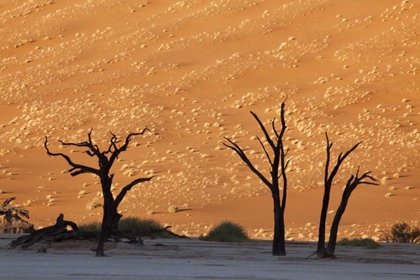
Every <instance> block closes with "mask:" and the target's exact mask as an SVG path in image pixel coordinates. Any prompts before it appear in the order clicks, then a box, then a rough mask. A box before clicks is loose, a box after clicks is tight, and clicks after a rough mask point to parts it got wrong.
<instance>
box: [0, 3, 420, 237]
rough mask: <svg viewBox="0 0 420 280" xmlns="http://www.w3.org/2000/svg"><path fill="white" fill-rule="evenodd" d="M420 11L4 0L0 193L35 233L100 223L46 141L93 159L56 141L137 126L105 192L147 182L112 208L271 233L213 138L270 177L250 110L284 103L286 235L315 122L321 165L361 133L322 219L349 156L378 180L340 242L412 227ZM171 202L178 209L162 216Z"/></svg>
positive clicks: (298, 229) (310, 182)
mask: <svg viewBox="0 0 420 280" xmlns="http://www.w3.org/2000/svg"><path fill="white" fill-rule="evenodd" d="M419 14H420V7H419V2H418V1H401V0H397V1H395V0H388V1H382V0H375V1H361V0H355V1H336V0H335V1H332V0H314V1H290V0H283V1H279V0H265V1H263V0H254V1H245V0H236V1H234V0H230V1H228V0H223V1H222V0H192V1H178V2H176V1H137V0H132V1H120V2H116V1H115V2H114V1H103V0H92V1H84V0H71V1H70V0H62V1H50V0H33V1H20V0H14V1H6V2H4V1H3V2H2V3H0V25H1V28H0V36H1V38H2V43H1V45H0V62H1V63H0V92H1V95H0V96H1V97H0V109H1V114H0V124H1V126H0V127H1V128H0V143H1V144H0V145H1V150H0V154H1V156H0V164H1V172H0V180H1V187H0V189H1V190H2V192H3V193H2V194H1V195H0V199H5V198H8V197H11V196H16V197H17V201H16V204H21V205H22V204H26V205H29V206H28V207H27V209H28V210H30V214H31V221H32V222H33V223H35V225H36V226H37V227H39V226H47V225H49V224H51V223H54V222H55V219H56V217H57V216H58V214H59V213H61V212H62V213H64V214H65V217H66V219H69V220H73V221H75V222H77V223H83V222H89V221H98V220H100V216H101V210H100V209H95V210H92V211H89V210H86V205H87V204H88V203H89V202H90V201H92V200H93V199H94V198H95V197H96V196H97V193H98V191H99V190H100V188H99V185H98V183H97V182H96V181H95V179H94V178H92V177H91V176H79V177H77V178H71V176H70V175H69V174H63V172H62V171H63V170H65V169H66V168H67V165H66V164H65V162H64V160H62V159H52V158H49V157H48V156H47V155H46V153H45V150H44V149H43V147H42V145H43V141H44V137H45V136H46V135H48V136H49V137H50V147H51V150H52V151H63V152H66V153H69V154H70V155H71V156H72V157H73V156H74V158H75V159H77V160H80V162H81V163H84V164H95V163H96V162H95V161H92V160H91V159H87V158H86V155H85V154H82V153H80V152H74V153H71V151H70V150H71V149H60V147H59V143H58V141H57V140H58V139H62V140H65V141H75V142H79V141H84V140H86V135H87V132H88V131H89V130H90V129H91V128H93V129H94V133H93V137H94V139H98V142H99V144H100V145H106V143H105V142H106V140H107V139H108V138H109V134H108V133H109V131H112V132H113V133H116V134H117V135H119V136H121V137H124V136H125V135H126V134H127V133H128V132H130V131H138V130H141V129H142V128H143V127H145V126H148V127H149V128H150V129H151V130H152V131H153V133H152V134H148V135H145V136H144V137H136V138H135V139H134V141H133V142H134V143H133V144H136V145H133V146H132V147H130V149H129V150H128V152H126V153H124V154H123V155H122V156H121V159H120V161H119V162H118V163H117V164H116V166H115V172H116V173H117V175H116V178H115V182H116V183H118V184H119V185H117V184H116V188H117V189H118V188H121V186H123V184H124V183H127V182H129V181H130V180H131V179H133V178H135V177H137V176H146V175H152V174H153V175H154V176H155V177H154V179H153V180H152V181H151V182H150V183H145V184H142V185H141V186H138V187H136V188H135V189H133V190H132V191H131V192H130V193H129V194H128V195H127V198H126V200H125V201H124V203H123V204H122V205H121V210H122V212H123V214H124V215H126V216H127V215H135V216H139V217H143V218H145V217H152V218H155V219H157V220H159V221H161V222H162V223H164V224H171V225H173V226H174V228H173V230H174V231H175V232H177V233H179V234H187V235H192V236H197V235H200V234H202V233H204V232H207V231H208V229H209V228H210V227H211V226H214V225H215V224H217V223H219V222H220V221H222V220H226V219H229V220H232V221H235V222H238V223H240V224H241V225H243V226H245V227H246V229H247V231H248V232H249V234H250V235H251V236H252V237H257V238H267V239H268V238H271V232H272V207H271V198H270V194H269V192H268V190H267V188H266V187H265V186H263V185H262V184H261V183H260V182H259V181H258V179H256V178H255V176H254V175H253V174H251V173H250V172H249V171H248V170H247V168H246V167H245V166H244V164H243V163H242V162H241V161H240V160H239V159H238V157H237V156H236V155H234V154H232V152H231V151H228V150H226V149H224V148H223V145H222V142H223V140H224V138H223V137H224V136H228V137H231V138H234V139H235V141H237V142H238V143H239V144H240V145H241V146H242V147H246V148H247V151H248V152H249V154H250V156H251V158H252V160H253V161H254V162H255V163H256V164H258V167H259V168H260V169H261V170H262V171H268V166H267V163H266V162H263V161H262V159H261V158H262V157H263V152H262V151H261V149H260V147H259V145H258V142H257V141H255V140H252V139H254V138H252V137H253V136H254V135H261V133H260V131H259V130H258V128H257V125H256V123H255V121H254V120H253V119H252V116H251V115H250V114H249V111H250V110H252V111H254V112H256V113H257V114H258V115H259V116H260V117H261V119H262V120H263V121H264V122H265V121H268V120H270V119H272V118H275V117H278V114H277V110H278V107H279V104H280V102H281V101H283V100H285V98H286V97H287V98H288V100H287V110H288V113H287V123H288V125H289V130H288V131H287V134H286V137H287V139H286V141H285V143H286V145H288V147H289V148H290V153H289V155H290V156H291V157H293V160H292V163H291V168H290V173H289V179H290V196H289V202H288V207H287V210H286V226H287V231H288V233H287V237H288V238H289V239H295V240H313V239H314V238H316V230H317V221H318V215H319V211H320V206H321V196H322V180H323V179H322V178H323V167H322V165H323V162H324V160H325V151H324V150H325V138H324V133H325V132H326V131H327V132H328V133H329V135H330V139H331V140H332V141H333V142H334V149H333V153H334V154H333V157H334V158H335V157H336V156H337V155H338V153H339V152H341V151H345V150H347V149H349V148H350V147H351V146H352V145H354V144H355V143H357V142H358V141H363V144H362V146H361V147H360V148H359V149H358V150H356V152H355V153H354V154H353V155H351V156H350V157H349V159H348V161H347V163H345V164H344V166H343V169H342V170H341V172H340V174H339V175H338V176H337V180H336V182H335V185H334V188H333V194H332V202H331V206H330V210H331V211H333V210H334V209H336V207H337V205H338V201H339V198H340V196H341V189H342V186H343V184H344V183H345V181H346V180H347V178H348V176H349V175H350V174H352V173H354V172H355V170H356V169H357V166H359V165H360V166H361V171H365V170H371V171H372V172H373V175H374V176H375V177H376V178H377V179H378V180H379V183H380V185H379V186H360V187H359V189H357V190H356V191H355V193H354V195H353V197H352V198H351V200H350V203H349V206H348V210H347V213H345V215H344V218H343V221H342V227H341V229H340V237H343V236H354V237H360V236H368V237H375V238H377V237H378V236H379V232H380V231H381V230H386V229H388V228H389V226H390V225H392V224H393V223H395V222H396V221H405V222H408V223H413V224H418V222H419V215H420V208H419V201H418V198H419V197H420V185H419V179H420V176H419V169H420V155H419V143H420V133H419V124H418V121H419V117H420V111H419V108H420V95H419V94H420V80H419V75H418V71H419V70H418V69H419V64H420V46H419V42H420V35H419V30H420V20H419ZM104 147H105V146H104ZM121 169H123V170H122V171H120V170H121ZM123 173H125V175H124V174H123ZM130 176H131V177H130ZM408 187H410V188H408ZM82 191H85V192H86V193H85V194H79V193H80V192H82ZM387 194H390V195H391V196H389V197H387V196H386V195H387ZM47 196H52V198H53V201H51V202H50V203H49V199H47V198H46V197H47ZM173 204H175V205H178V206H179V207H180V208H181V209H189V210H188V211H182V212H178V213H176V214H173V215H171V214H168V213H166V212H167V208H168V206H169V205H173ZM149 210H154V211H155V212H157V214H155V215H153V216H147V215H146V213H147V211H149ZM332 217H333V214H332V213H331V214H329V218H330V219H331V218H332ZM330 221H331V220H329V222H330ZM340 237H339V238H340Z"/></svg>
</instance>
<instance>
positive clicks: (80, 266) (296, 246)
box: [0, 235, 420, 280]
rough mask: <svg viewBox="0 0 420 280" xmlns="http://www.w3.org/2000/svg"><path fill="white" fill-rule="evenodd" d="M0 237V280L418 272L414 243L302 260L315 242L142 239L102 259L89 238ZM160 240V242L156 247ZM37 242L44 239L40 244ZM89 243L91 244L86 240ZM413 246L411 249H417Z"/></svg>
mask: <svg viewBox="0 0 420 280" xmlns="http://www.w3.org/2000/svg"><path fill="white" fill-rule="evenodd" d="M10 238H11V236H10V235H1V236H0V271H1V279H20V280H23V279H288V280H293V279H297V280H300V279H314V280H317V279H322V280H329V279H344V280H346V279H349V280H353V279H368V280H370V279H418V278H419V276H420V255H419V254H418V249H419V248H418V247H419V245H410V244H384V245H383V246H382V247H381V248H378V249H373V250H368V249H361V248H350V247H342V246H338V247H337V251H336V252H337V255H338V258H337V259H334V260H331V259H328V260H319V259H316V258H314V257H312V258H310V259H305V258H306V257H308V256H309V255H310V254H311V252H313V251H314V250H315V243H308V242H304V243H288V244H287V251H288V256H286V257H273V256H271V253H270V248H271V243H270V242H268V241H253V242H251V243H247V244H245V243H242V244H235V243H217V242H204V241H198V240H179V239H177V240H175V239H155V240H150V239H149V240H145V245H144V246H136V245H128V244H117V245H116V246H115V244H111V245H114V246H113V248H112V249H109V250H107V251H106V252H107V254H108V256H109V257H108V258H95V257H93V255H94V252H91V251H89V249H88V248H89V246H91V245H89V244H86V243H78V244H74V243H73V244H72V245H68V244H67V245H65V244H55V245H47V247H48V249H47V253H36V248H37V246H38V245H34V248H31V249H29V250H24V251H22V250H7V249H4V247H5V246H6V244H7V243H8V242H9V241H10V240H11V239H10ZM156 244H161V245H164V246H155V245H156ZM41 246H43V245H41ZM92 247H94V245H92ZM416 251H417V252H416Z"/></svg>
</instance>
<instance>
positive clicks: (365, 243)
mask: <svg viewBox="0 0 420 280" xmlns="http://www.w3.org/2000/svg"><path fill="white" fill-rule="evenodd" d="M337 244H338V245H341V246H354V247H362V248H364V249H376V248H379V247H381V245H379V243H378V242H376V241H375V240H373V239H371V238H354V239H348V238H343V239H341V240H340V241H338V242H337Z"/></svg>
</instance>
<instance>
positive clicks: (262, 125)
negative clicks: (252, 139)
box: [251, 111, 276, 151]
mask: <svg viewBox="0 0 420 280" xmlns="http://www.w3.org/2000/svg"><path fill="white" fill-rule="evenodd" d="M251 114H252V115H253V116H254V118H255V120H256V121H257V122H258V125H259V126H260V128H261V130H262V131H263V133H264V136H265V138H266V139H267V142H268V144H270V147H271V148H272V149H273V151H275V149H276V146H275V145H274V142H273V140H271V138H270V135H269V134H268V132H267V129H266V128H265V126H264V124H263V123H262V122H261V120H260V118H258V116H257V114H255V113H254V112H252V111H251Z"/></svg>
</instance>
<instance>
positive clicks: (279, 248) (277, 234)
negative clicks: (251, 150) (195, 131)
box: [223, 102, 289, 256]
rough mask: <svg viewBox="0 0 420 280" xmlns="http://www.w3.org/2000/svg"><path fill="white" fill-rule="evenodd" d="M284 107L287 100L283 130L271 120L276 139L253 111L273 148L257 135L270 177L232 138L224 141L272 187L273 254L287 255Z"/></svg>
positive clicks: (282, 115)
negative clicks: (268, 167)
mask: <svg viewBox="0 0 420 280" xmlns="http://www.w3.org/2000/svg"><path fill="white" fill-rule="evenodd" d="M284 107H285V102H283V103H282V104H281V107H280V121H281V130H280V132H279V131H278V130H277V129H276V126H275V119H273V120H272V121H271V128H272V130H273V132H274V136H275V137H274V138H275V139H274V140H272V139H271V137H270V135H269V133H268V132H267V129H266V128H265V127H264V125H263V123H262V122H261V120H260V119H259V118H258V116H257V115H256V114H255V113H253V112H252V111H251V114H252V116H253V117H254V118H255V120H256V121H257V122H258V125H259V126H260V129H261V130H262V132H263V133H264V137H265V139H266V140H267V142H268V146H269V148H271V151H272V155H270V153H269V152H268V149H267V147H266V146H265V145H264V143H263V141H262V140H261V138H259V137H257V140H258V141H259V143H260V145H261V147H262V149H263V151H264V153H265V156H266V158H267V160H268V162H269V164H270V167H271V170H270V175H271V176H270V178H266V177H265V176H264V175H263V174H262V173H261V172H260V171H259V170H258V169H257V168H256V167H255V166H254V165H253V164H252V163H251V160H250V159H249V158H248V156H247V155H246V154H245V152H244V150H243V149H242V148H241V147H240V146H239V145H238V144H236V143H235V142H233V141H232V140H231V139H229V138H227V137H225V139H226V140H227V141H228V142H229V144H226V143H223V145H225V146H226V147H228V148H229V149H232V150H233V151H235V152H236V153H237V154H238V155H239V157H240V158H241V159H242V161H243V162H244V163H245V164H246V165H247V166H248V167H249V169H250V170H251V171H252V172H253V173H254V174H255V175H257V177H258V178H259V179H260V180H261V181H262V182H263V183H264V184H265V185H266V186H267V187H268V188H269V189H270V191H271V194H272V197H273V206H274V238H273V249H272V253H273V256H285V255H286V246H285V226H284V211H285V209H286V200H287V176H286V169H287V166H288V164H289V160H287V161H286V156H287V153H288V150H287V151H285V149H284V145H283V136H284V133H285V131H286V128H287V126H286V122H285V119H284ZM280 177H281V178H282V181H283V188H282V193H280V184H279V179H280Z"/></svg>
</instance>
